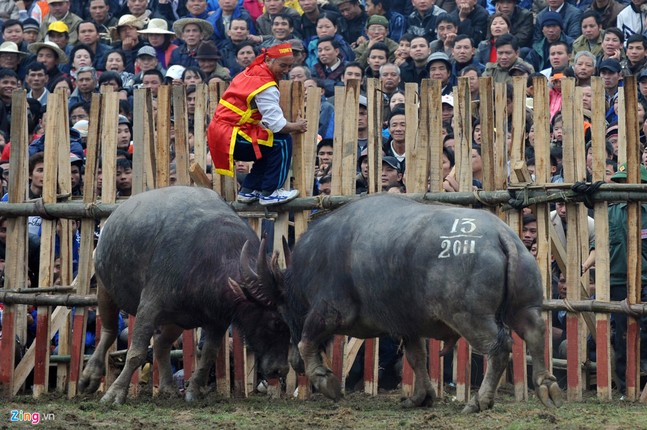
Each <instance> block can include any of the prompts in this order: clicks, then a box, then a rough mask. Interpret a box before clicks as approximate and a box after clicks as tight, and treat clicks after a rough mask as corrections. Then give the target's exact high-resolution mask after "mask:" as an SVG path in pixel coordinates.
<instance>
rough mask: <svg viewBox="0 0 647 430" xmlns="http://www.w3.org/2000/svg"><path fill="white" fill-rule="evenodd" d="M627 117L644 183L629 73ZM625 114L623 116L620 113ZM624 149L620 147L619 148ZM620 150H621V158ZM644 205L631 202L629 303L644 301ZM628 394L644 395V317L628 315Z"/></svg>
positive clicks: (631, 165)
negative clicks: (642, 372)
mask: <svg viewBox="0 0 647 430" xmlns="http://www.w3.org/2000/svg"><path fill="white" fill-rule="evenodd" d="M624 82H625V86H624V90H625V100H624V102H625V103H624V106H625V109H624V110H625V113H626V115H625V117H624V121H620V123H624V124H625V125H626V133H627V139H626V142H627V144H626V147H625V148H624V149H625V150H626V156H627V166H628V168H627V183H629V184H640V183H641V180H640V162H641V160H640V138H639V131H638V130H639V124H638V115H637V113H636V109H637V106H638V98H637V97H638V96H637V94H638V88H637V82H636V77H635V76H626V77H625V79H624ZM620 118H622V117H620ZM618 151H620V147H619V148H618ZM619 157H620V154H618V158H619ZM641 224H642V205H641V202H628V203H627V300H628V302H629V304H635V303H640V296H641V290H642V271H641V261H642V237H641V233H642V231H641V229H642V225H641ZM626 381H627V387H626V388H627V398H628V399H629V400H636V399H638V397H639V396H640V319H638V318H634V317H631V316H629V317H628V318H627V379H626Z"/></svg>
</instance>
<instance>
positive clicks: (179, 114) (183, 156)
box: [173, 85, 191, 185]
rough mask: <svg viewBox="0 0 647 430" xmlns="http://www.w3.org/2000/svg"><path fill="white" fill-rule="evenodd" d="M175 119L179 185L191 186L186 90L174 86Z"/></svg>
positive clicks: (176, 165)
mask: <svg viewBox="0 0 647 430" xmlns="http://www.w3.org/2000/svg"><path fill="white" fill-rule="evenodd" d="M173 118H175V169H176V172H177V173H176V174H177V184H178V185H190V184H191V179H190V178H189V142H188V134H189V124H188V113H187V107H186V88H185V87H184V85H174V86H173Z"/></svg>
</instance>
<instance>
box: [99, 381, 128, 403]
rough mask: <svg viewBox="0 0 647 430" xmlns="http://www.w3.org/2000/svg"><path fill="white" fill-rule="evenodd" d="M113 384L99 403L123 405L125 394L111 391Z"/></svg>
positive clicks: (119, 391)
mask: <svg viewBox="0 0 647 430" xmlns="http://www.w3.org/2000/svg"><path fill="white" fill-rule="evenodd" d="M112 388H114V384H113V386H112V387H110V389H108V391H107V392H106V394H104V396H103V397H102V398H101V400H100V402H101V403H103V404H104V405H109V404H113V405H123V404H124V403H125V402H126V393H125V392H123V391H121V390H113V389H112Z"/></svg>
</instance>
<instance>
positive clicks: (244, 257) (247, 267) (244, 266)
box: [240, 240, 258, 282]
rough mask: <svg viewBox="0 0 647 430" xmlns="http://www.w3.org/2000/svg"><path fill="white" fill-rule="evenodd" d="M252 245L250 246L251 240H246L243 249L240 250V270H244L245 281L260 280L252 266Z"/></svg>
mask: <svg viewBox="0 0 647 430" xmlns="http://www.w3.org/2000/svg"><path fill="white" fill-rule="evenodd" d="M249 248H250V246H249V240H248V241H245V244H244V245H243V250H242V251H241V252H240V270H241V271H242V272H243V279H245V281H247V282H249V281H257V280H258V275H257V274H256V272H255V271H254V269H252V266H251V261H250V255H249V254H250V249H249Z"/></svg>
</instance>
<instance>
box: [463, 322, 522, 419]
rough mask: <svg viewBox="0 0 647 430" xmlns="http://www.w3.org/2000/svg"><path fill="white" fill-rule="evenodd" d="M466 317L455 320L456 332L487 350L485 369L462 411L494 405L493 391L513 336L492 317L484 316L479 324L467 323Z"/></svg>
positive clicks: (507, 355) (476, 347)
mask: <svg viewBox="0 0 647 430" xmlns="http://www.w3.org/2000/svg"><path fill="white" fill-rule="evenodd" d="M468 323H469V321H466V320H463V321H460V322H459V323H458V324H459V326H458V327H457V328H458V332H459V333H461V334H463V335H464V337H465V339H466V340H467V341H468V342H469V343H470V345H472V347H473V348H475V349H476V350H477V351H479V352H483V353H487V369H486V371H485V375H484V376H483V383H482V384H481V388H480V389H479V391H478V393H477V394H476V395H474V396H473V397H472V398H471V399H470V401H469V402H468V403H467V405H466V406H465V408H464V409H463V413H474V412H479V411H484V410H486V409H491V408H492V406H494V395H495V394H496V389H497V387H498V385H499V380H500V379H501V375H502V374H503V372H504V371H505V368H506V366H507V365H508V362H509V361H510V352H511V351H512V338H511V337H510V334H509V333H507V332H506V331H504V329H503V328H499V327H498V325H497V323H496V321H495V320H494V318H492V319H487V318H486V319H484V320H483V321H482V322H481V323H480V325H479V327H478V328H475V327H473V326H472V327H469V326H468Z"/></svg>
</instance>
